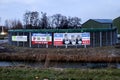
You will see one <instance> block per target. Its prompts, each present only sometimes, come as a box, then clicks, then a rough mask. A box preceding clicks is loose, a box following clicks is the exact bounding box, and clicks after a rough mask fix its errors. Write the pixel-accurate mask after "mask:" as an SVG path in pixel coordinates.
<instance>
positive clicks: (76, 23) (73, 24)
mask: <svg viewBox="0 0 120 80" xmlns="http://www.w3.org/2000/svg"><path fill="white" fill-rule="evenodd" d="M68 26H69V27H70V28H79V27H81V19H80V18H78V17H69V18H68Z"/></svg>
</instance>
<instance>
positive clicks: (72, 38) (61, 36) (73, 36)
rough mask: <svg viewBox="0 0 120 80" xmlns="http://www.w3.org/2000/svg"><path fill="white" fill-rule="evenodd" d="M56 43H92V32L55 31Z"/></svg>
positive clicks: (58, 44) (59, 44) (60, 44)
mask: <svg viewBox="0 0 120 80" xmlns="http://www.w3.org/2000/svg"><path fill="white" fill-rule="evenodd" d="M54 45H56V46H62V45H90V33H54Z"/></svg>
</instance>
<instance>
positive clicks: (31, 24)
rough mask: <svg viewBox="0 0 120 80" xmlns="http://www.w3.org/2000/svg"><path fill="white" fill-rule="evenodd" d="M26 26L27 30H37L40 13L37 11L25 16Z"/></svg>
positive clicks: (28, 12)
mask: <svg viewBox="0 0 120 80" xmlns="http://www.w3.org/2000/svg"><path fill="white" fill-rule="evenodd" d="M23 20H24V25H25V26H26V27H25V28H27V27H28V28H36V27H38V25H39V13H38V12H37V11H33V12H30V11H27V12H26V13H25V14H24V19H23Z"/></svg>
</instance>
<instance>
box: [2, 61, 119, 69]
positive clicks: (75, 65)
mask: <svg viewBox="0 0 120 80" xmlns="http://www.w3.org/2000/svg"><path fill="white" fill-rule="evenodd" d="M48 65H49V67H55V68H83V69H85V68H108V67H110V68H119V69H120V63H80V62H50V63H49V64H48ZM0 66H29V67H39V68H42V67H44V62H17V61H0Z"/></svg>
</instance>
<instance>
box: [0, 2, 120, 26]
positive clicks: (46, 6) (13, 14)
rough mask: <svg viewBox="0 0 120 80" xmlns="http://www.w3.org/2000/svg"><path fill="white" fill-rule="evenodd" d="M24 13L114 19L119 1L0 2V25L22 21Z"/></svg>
mask: <svg viewBox="0 0 120 80" xmlns="http://www.w3.org/2000/svg"><path fill="white" fill-rule="evenodd" d="M26 11H38V12H39V13H40V12H41V11H42V12H46V13H47V15H48V16H51V15H53V14H56V13H60V14H62V15H65V16H71V17H75V16H77V17H79V18H81V20H82V23H83V22H85V21H86V20H88V19H114V18H116V17H118V16H120V0H0V17H1V20H2V22H1V24H2V23H3V21H4V20H6V19H12V20H13V19H20V20H21V21H22V20H23V14H24V13H25V12H26Z"/></svg>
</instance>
